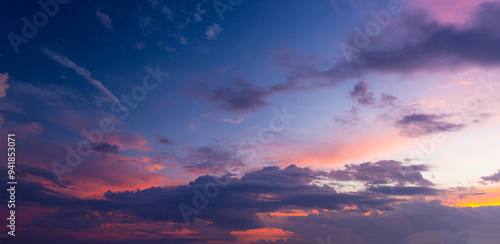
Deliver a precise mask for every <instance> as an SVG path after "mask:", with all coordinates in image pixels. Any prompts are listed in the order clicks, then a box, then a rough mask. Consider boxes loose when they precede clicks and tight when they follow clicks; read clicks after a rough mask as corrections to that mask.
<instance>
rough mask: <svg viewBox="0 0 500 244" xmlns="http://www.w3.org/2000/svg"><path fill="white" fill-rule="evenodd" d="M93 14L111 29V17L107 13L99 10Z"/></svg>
mask: <svg viewBox="0 0 500 244" xmlns="http://www.w3.org/2000/svg"><path fill="white" fill-rule="evenodd" d="M95 16H97V18H98V19H99V20H100V21H101V23H102V24H103V25H104V26H106V28H108V29H113V23H112V21H111V18H110V17H109V15H107V14H105V13H103V12H101V11H96V12H95Z"/></svg>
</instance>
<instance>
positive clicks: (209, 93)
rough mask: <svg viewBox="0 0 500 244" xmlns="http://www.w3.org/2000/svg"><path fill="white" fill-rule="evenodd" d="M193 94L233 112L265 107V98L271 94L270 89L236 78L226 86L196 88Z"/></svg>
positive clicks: (245, 111) (252, 110)
mask: <svg viewBox="0 0 500 244" xmlns="http://www.w3.org/2000/svg"><path fill="white" fill-rule="evenodd" d="M193 94H194V95H195V96H198V97H201V98H203V99H206V100H208V101H210V102H212V103H213V105H215V106H217V107H219V108H221V109H224V110H227V111H230V112H235V113H248V112H255V111H257V110H259V109H261V108H263V107H265V106H266V105H267V102H266V98H267V97H268V96H269V95H271V94H272V91H270V90H268V89H266V88H264V87H261V86H259V85H254V84H252V83H250V82H248V81H246V80H242V79H237V80H236V81H235V82H234V83H232V84H231V85H230V86H228V87H224V88H221V89H214V90H196V91H194V92H193Z"/></svg>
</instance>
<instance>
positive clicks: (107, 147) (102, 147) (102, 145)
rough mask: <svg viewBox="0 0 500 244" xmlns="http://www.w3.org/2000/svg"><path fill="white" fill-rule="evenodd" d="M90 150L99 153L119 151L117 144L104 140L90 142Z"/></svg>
mask: <svg viewBox="0 0 500 244" xmlns="http://www.w3.org/2000/svg"><path fill="white" fill-rule="evenodd" d="M92 150H94V151H96V152H101V153H114V154H116V153H118V152H119V151H120V147H119V146H117V145H111V144H109V143H106V142H99V143H92Z"/></svg>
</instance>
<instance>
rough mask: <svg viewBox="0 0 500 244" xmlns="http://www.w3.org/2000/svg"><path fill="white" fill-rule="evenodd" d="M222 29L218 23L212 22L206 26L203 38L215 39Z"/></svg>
mask: <svg viewBox="0 0 500 244" xmlns="http://www.w3.org/2000/svg"><path fill="white" fill-rule="evenodd" d="M223 30H224V28H222V27H220V26H219V25H218V24H216V23H213V24H212V25H211V26H209V27H207V31H205V39H207V40H217V37H218V36H219V35H220V33H221V32H222V31H223Z"/></svg>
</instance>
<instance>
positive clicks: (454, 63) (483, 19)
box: [324, 2, 500, 82]
mask: <svg viewBox="0 0 500 244" xmlns="http://www.w3.org/2000/svg"><path fill="white" fill-rule="evenodd" d="M498 14H500V4H498V3H488V2H485V3H482V4H480V5H479V6H478V8H477V9H476V11H475V13H474V14H473V15H472V16H471V19H470V21H469V22H468V23H467V24H464V25H462V26H459V25H449V24H439V23H438V22H437V21H435V20H432V19H430V18H429V17H428V16H427V15H426V14H425V13H422V12H415V13H409V14H408V15H407V17H404V19H403V20H402V21H400V22H396V23H395V24H396V25H395V27H394V29H397V30H399V31H392V32H390V33H389V32H388V33H385V34H383V35H381V36H380V38H378V39H374V40H373V41H374V42H376V43H375V44H383V43H385V44H384V45H375V44H373V45H370V48H366V49H363V50H360V51H359V52H357V53H356V54H355V56H354V58H353V61H352V62H350V63H349V64H346V63H344V62H339V63H338V64H337V65H335V66H334V67H332V68H331V69H329V70H328V71H326V72H324V74H325V75H326V76H328V77H330V78H331V81H332V82H338V81H339V79H342V78H346V77H354V76H357V75H356V74H364V73H367V72H371V71H377V72H396V73H409V72H414V71H419V70H429V71H431V70H434V71H438V70H442V69H443V68H444V69H452V70H453V69H456V68H457V67H460V66H463V65H467V64H475V65H483V66H491V65H496V64H498V63H500V54H499V53H498V50H497V49H496V48H495V47H496V43H498V42H499V41H500V34H498V33H499V31H500V27H498V26H495V25H493V24H492V23H493V21H494V19H495V16H498ZM391 40H392V41H391Z"/></svg>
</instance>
